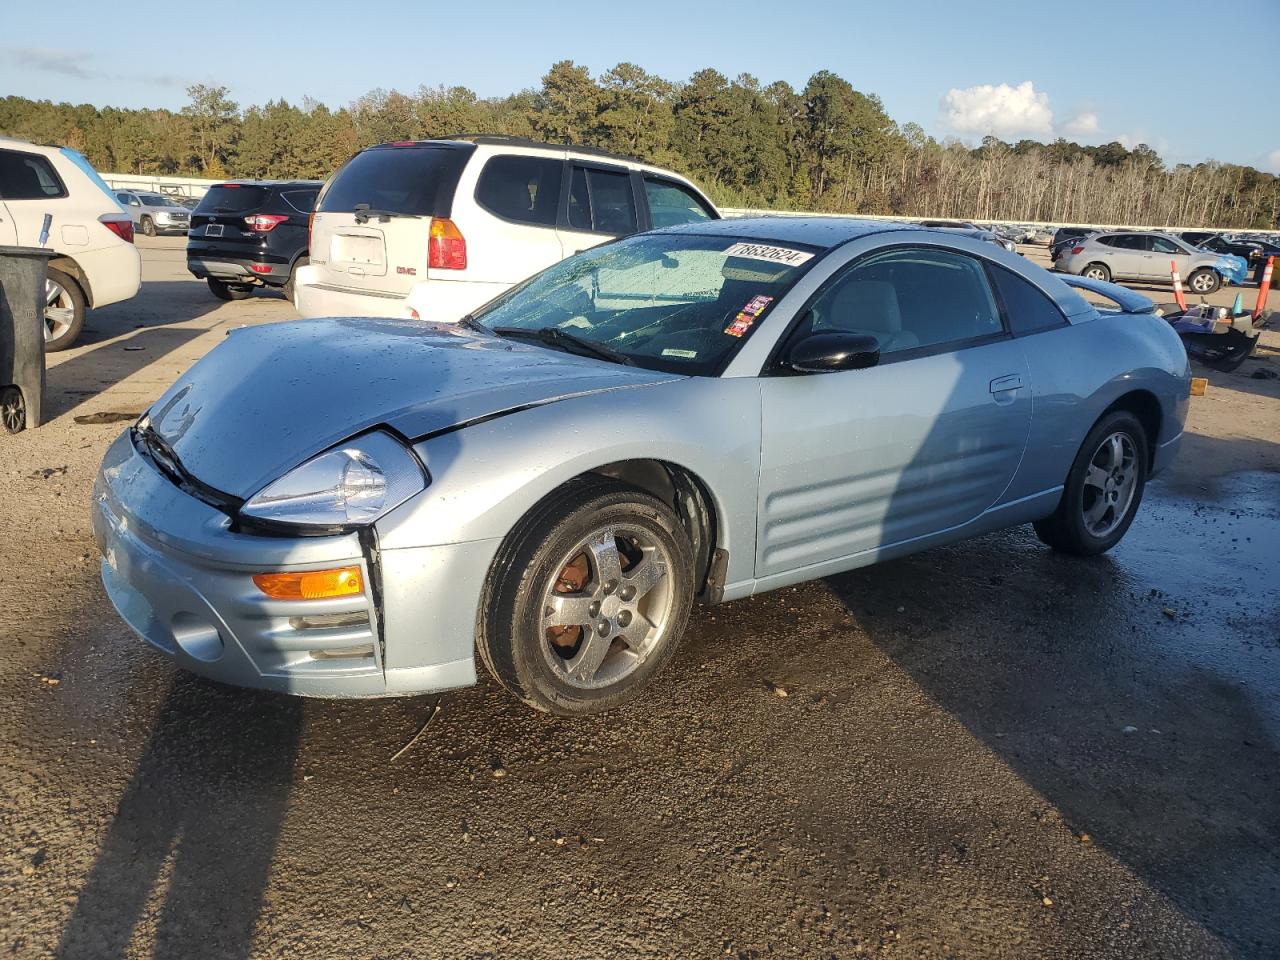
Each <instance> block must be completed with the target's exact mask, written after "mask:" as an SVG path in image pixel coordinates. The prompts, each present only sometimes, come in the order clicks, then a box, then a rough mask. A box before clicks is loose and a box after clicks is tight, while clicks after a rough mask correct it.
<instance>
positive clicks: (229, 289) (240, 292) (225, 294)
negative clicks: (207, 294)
mask: <svg viewBox="0 0 1280 960" xmlns="http://www.w3.org/2000/svg"><path fill="white" fill-rule="evenodd" d="M206 282H207V283H208V284H209V289H210V290H212V291H213V295H214V296H215V297H217V298H218V299H219V300H243V299H245V298H246V297H251V296H253V287H250V286H246V285H245V284H242V283H226V282H224V281H222V280H215V279H214V278H213V277H209V278H207V281H206Z"/></svg>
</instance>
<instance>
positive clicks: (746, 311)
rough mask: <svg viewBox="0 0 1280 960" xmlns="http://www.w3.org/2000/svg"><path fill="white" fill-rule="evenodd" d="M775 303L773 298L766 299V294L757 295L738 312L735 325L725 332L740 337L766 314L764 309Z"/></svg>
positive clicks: (730, 325)
mask: <svg viewBox="0 0 1280 960" xmlns="http://www.w3.org/2000/svg"><path fill="white" fill-rule="evenodd" d="M771 303H773V297H766V296H765V295H764V294H757V295H756V296H754V297H752V298H751V299H750V300H748V301H747V305H746V306H745V307H743V308H742V309H741V310H739V311H738V315H737V316H736V317H734V318H733V323H731V324H729V325H728V326H727V327H725V328H724V332H725V333H727V334H728V335H729V336H731V337H740V336H742V335H743V334H745V333H746V332H747V331H748V330H750V329H751V325H752V324H753V323H755V322H756V317H758V316H760V314H762V313H764V308H765V307H767V306H768V305H769V304H771Z"/></svg>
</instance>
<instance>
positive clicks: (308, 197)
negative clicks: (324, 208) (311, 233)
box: [280, 188, 320, 213]
mask: <svg viewBox="0 0 1280 960" xmlns="http://www.w3.org/2000/svg"><path fill="white" fill-rule="evenodd" d="M319 193H320V190H319V188H316V189H315V190H286V191H285V192H284V193H282V194H281V195H280V196H282V197H283V198H284V202H285V203H287V204H288V205H289V206H291V207H293V209H295V210H297V211H298V212H299V213H310V212H311V211H312V210H314V209H315V206H316V196H317V195H318V194H319Z"/></svg>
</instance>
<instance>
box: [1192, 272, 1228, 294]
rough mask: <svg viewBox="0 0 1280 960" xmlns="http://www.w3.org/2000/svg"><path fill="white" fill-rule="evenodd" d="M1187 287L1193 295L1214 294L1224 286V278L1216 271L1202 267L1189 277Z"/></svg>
mask: <svg viewBox="0 0 1280 960" xmlns="http://www.w3.org/2000/svg"><path fill="white" fill-rule="evenodd" d="M1187 286H1188V287H1189V288H1190V289H1191V291H1192V292H1193V293H1213V292H1214V291H1215V290H1217V289H1218V288H1219V287H1220V286H1222V278H1221V277H1220V276H1218V272H1217V271H1216V270H1211V269H1209V268H1208V267H1201V268H1200V269H1199V270H1197V271H1195V272H1194V273H1193V274H1191V276H1189V277H1187Z"/></svg>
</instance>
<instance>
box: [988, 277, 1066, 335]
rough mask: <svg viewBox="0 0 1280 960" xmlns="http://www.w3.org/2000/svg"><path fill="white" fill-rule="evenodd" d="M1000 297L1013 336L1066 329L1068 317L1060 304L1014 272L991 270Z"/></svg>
mask: <svg viewBox="0 0 1280 960" xmlns="http://www.w3.org/2000/svg"><path fill="white" fill-rule="evenodd" d="M991 275H992V277H994V278H995V282H996V287H997V288H998V289H999V290H1000V298H1001V299H1002V300H1003V301H1004V309H1005V314H1006V315H1007V316H1008V318H1009V326H1010V327H1011V328H1012V329H1013V332H1014V333H1035V332H1036V331H1037V330H1049V329H1052V328H1054V327H1065V326H1066V325H1067V318H1066V317H1065V316H1064V315H1063V313H1062V311H1061V310H1059V309H1058V307H1057V305H1056V304H1055V303H1054V302H1053V301H1052V300H1050V299H1049V298H1048V297H1047V296H1045V295H1044V294H1043V293H1041V292H1040V291H1039V290H1038V289H1036V287H1035V285H1034V284H1031V283H1028V282H1027V281H1026V280H1024V279H1023V278H1022V277H1020V276H1018V275H1017V274H1016V273H1014V272H1013V271H1012V270H1006V269H1005V268H1004V267H997V266H994V265H993V266H992V267H991Z"/></svg>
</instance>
